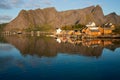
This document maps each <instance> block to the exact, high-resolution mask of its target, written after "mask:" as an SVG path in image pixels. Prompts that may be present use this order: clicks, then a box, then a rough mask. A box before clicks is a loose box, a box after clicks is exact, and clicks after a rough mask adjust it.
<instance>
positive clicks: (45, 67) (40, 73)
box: [0, 36, 120, 80]
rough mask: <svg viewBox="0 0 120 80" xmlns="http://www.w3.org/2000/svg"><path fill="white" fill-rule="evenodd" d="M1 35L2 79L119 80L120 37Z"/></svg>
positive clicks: (0, 64)
mask: <svg viewBox="0 0 120 80" xmlns="http://www.w3.org/2000/svg"><path fill="white" fill-rule="evenodd" d="M58 39H60V40H61V41H60V42H57V41H56V40H57V39H54V38H47V37H29V36H28V37H26V36H7V37H4V38H3V37H1V38H0V80H35V79H36V80H120V42H119V39H114V40H113V39H105V40H100V39H88V40H77V39H71V40H70V39H68V38H67V40H66V38H58Z"/></svg>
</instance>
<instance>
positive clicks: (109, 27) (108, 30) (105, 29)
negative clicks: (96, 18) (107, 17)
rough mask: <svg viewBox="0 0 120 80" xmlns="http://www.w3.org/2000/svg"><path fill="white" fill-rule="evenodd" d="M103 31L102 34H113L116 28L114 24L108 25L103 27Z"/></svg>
mask: <svg viewBox="0 0 120 80" xmlns="http://www.w3.org/2000/svg"><path fill="white" fill-rule="evenodd" d="M101 28H102V29H103V31H102V34H105V35H107V34H112V30H114V29H115V26H114V25H113V24H112V23H106V24H104V25H103V26H101Z"/></svg>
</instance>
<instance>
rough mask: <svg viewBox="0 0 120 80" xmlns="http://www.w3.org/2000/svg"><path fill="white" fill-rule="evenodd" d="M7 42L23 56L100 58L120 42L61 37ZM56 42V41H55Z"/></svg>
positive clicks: (9, 37)
mask: <svg viewBox="0 0 120 80" xmlns="http://www.w3.org/2000/svg"><path fill="white" fill-rule="evenodd" d="M5 40H6V41H7V42H8V43H10V44H12V45H14V46H15V47H16V48H17V49H18V50H19V51H20V52H21V53H22V55H27V54H30V55H38V56H39V57H42V56H47V57H50V56H56V55H57V54H58V52H61V53H63V54H64V53H67V54H79V55H85V56H96V57H99V56H100V55H101V54H102V51H103V48H105V47H106V48H108V49H111V50H114V49H116V48H117V47H119V46H120V44H116V43H118V42H119V40H110V39H81V40H80V39H75V38H69V37H59V38H57V39H54V38H49V37H30V36H7V37H5ZM55 40H56V41H55Z"/></svg>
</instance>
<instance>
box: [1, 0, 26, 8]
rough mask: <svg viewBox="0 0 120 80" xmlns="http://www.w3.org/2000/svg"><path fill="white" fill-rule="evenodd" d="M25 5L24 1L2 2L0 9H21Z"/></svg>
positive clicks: (8, 0) (5, 0)
mask: <svg viewBox="0 0 120 80" xmlns="http://www.w3.org/2000/svg"><path fill="white" fill-rule="evenodd" d="M23 3H24V1H23V0H1V1H0V9H12V8H16V7H21V6H22V4H23Z"/></svg>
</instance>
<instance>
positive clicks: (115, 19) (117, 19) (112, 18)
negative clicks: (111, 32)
mask: <svg viewBox="0 0 120 80" xmlns="http://www.w3.org/2000/svg"><path fill="white" fill-rule="evenodd" d="M105 18H106V22H109V23H110V22H112V23H113V24H116V25H120V16H118V15H117V14H116V13H115V12H113V13H110V14H108V15H107V16H105Z"/></svg>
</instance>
